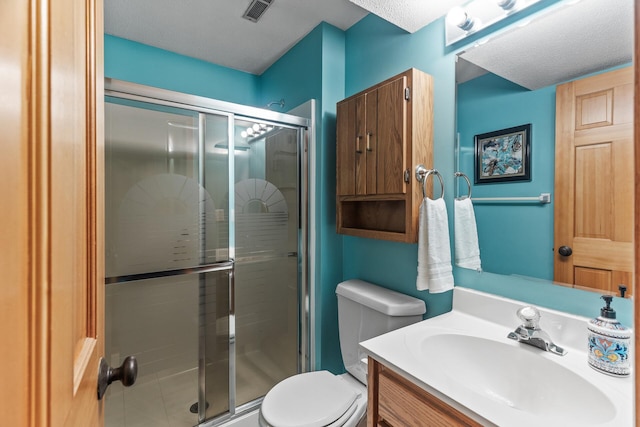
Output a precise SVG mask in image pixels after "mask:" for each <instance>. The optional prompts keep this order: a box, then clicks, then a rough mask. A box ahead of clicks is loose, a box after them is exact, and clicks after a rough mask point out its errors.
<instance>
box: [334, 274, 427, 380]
mask: <svg viewBox="0 0 640 427" xmlns="http://www.w3.org/2000/svg"><path fill="white" fill-rule="evenodd" d="M336 295H337V297H338V331H339V335H340V351H341V352H342V361H343V362H344V366H345V368H346V369H347V372H349V373H350V374H351V375H353V376H354V377H355V378H357V379H358V380H359V381H360V382H361V383H363V384H366V383H367V365H366V363H364V362H363V361H362V359H366V357H367V355H366V354H365V353H364V352H363V351H361V350H360V348H359V345H358V344H359V343H360V342H362V341H365V340H368V339H369V338H373V337H377V336H378V335H382V334H384V333H386V332H390V331H393V330H394V329H398V328H401V327H403V326H407V325H410V324H412V323H416V322H419V321H421V320H422V315H423V314H424V313H425V311H426V307H425V304H424V301H422V300H421V299H418V298H414V297H410V296H409V295H405V294H401V293H399V292H395V291H392V290H390V289H386V288H383V287H380V286H377V285H374V284H372V283H368V282H365V281H363V280H356V279H354V280H347V281H345V282H342V283H340V284H338V287H337V288H336Z"/></svg>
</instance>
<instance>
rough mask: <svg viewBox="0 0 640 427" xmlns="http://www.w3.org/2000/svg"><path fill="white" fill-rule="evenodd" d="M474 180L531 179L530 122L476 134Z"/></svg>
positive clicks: (480, 182)
mask: <svg viewBox="0 0 640 427" xmlns="http://www.w3.org/2000/svg"><path fill="white" fill-rule="evenodd" d="M474 142H475V165H474V170H475V183H476V184H489V183H500V182H512V181H531V124H530V123H529V124H526V125H521V126H515V127H511V128H507V129H501V130H497V131H493V132H488V133H482V134H479V135H476V136H475V137H474Z"/></svg>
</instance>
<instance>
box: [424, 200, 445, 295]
mask: <svg viewBox="0 0 640 427" xmlns="http://www.w3.org/2000/svg"><path fill="white" fill-rule="evenodd" d="M419 221H420V222H419V225H418V278H417V280H416V287H417V288H418V290H420V291H424V290H427V289H428V290H429V292H430V293H440V292H446V291H448V290H451V289H453V273H452V267H451V244H450V242H449V220H448V219H447V206H446V205H445V203H444V199H442V198H440V199H437V200H431V199H429V198H425V199H424V200H423V201H422V204H421V205H420V219H419Z"/></svg>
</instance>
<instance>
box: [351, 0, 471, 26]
mask: <svg viewBox="0 0 640 427" xmlns="http://www.w3.org/2000/svg"><path fill="white" fill-rule="evenodd" d="M349 1H350V2H352V3H355V4H357V5H358V6H360V7H362V8H363V9H366V10H368V11H370V12H371V13H374V14H376V15H378V16H379V17H381V18H382V19H384V20H386V21H389V22H391V23H392V24H395V25H396V26H398V27H400V28H402V29H403V30H405V31H408V32H410V33H415V32H416V31H418V30H419V29H421V28H422V27H424V26H425V25H427V24H430V23H431V22H433V21H435V20H436V19H438V18H440V17H441V16H442V15H444V14H446V13H447V12H448V11H449V9H451V8H452V7H454V6H459V5H461V4H462V3H466V2H467V1H468V0H430V1H427V0H394V1H389V0H349Z"/></svg>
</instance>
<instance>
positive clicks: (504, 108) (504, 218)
mask: <svg viewBox="0 0 640 427" xmlns="http://www.w3.org/2000/svg"><path fill="white" fill-rule="evenodd" d="M555 96H556V94H555V86H550V87H546V88H542V89H538V90H534V91H531V90H528V89H525V88H523V87H522V86H519V85H517V84H515V83H512V82H510V81H508V80H505V79H503V78H501V77H498V76H496V75H495V74H485V75H483V76H481V77H478V78H476V79H474V80H471V81H469V82H466V83H463V84H461V85H459V86H458V98H457V100H458V103H457V128H458V134H459V138H460V154H459V157H458V162H459V169H460V170H461V171H462V172H464V173H465V174H466V175H467V176H468V177H469V179H470V180H471V182H472V184H473V180H474V152H475V150H474V136H475V135H478V134H481V133H487V132H492V131H496V130H500V129H505V128H509V127H514V126H519V125H524V124H527V123H530V124H531V139H530V140H531V181H515V182H505V183H485V184H479V185H475V184H473V185H472V192H473V197H525V196H526V197H532V196H537V195H539V194H540V193H551V194H553V186H554V167H555V162H554V155H555V110H556V106H555V102H556V101H555V99H556V98H555ZM458 181H459V182H458V185H459V187H460V188H459V191H460V193H459V194H467V191H468V190H467V188H466V187H467V184H466V182H463V180H461V179H460V180H458ZM460 181H462V182H460ZM474 210H475V214H476V221H477V223H478V240H479V242H480V254H481V260H482V269H483V270H485V271H490V272H492V273H499V274H521V275H525V276H531V277H537V278H541V279H547V280H553V256H554V254H553V203H550V204H540V203H536V202H533V203H529V202H527V203H521V202H516V203H474Z"/></svg>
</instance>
